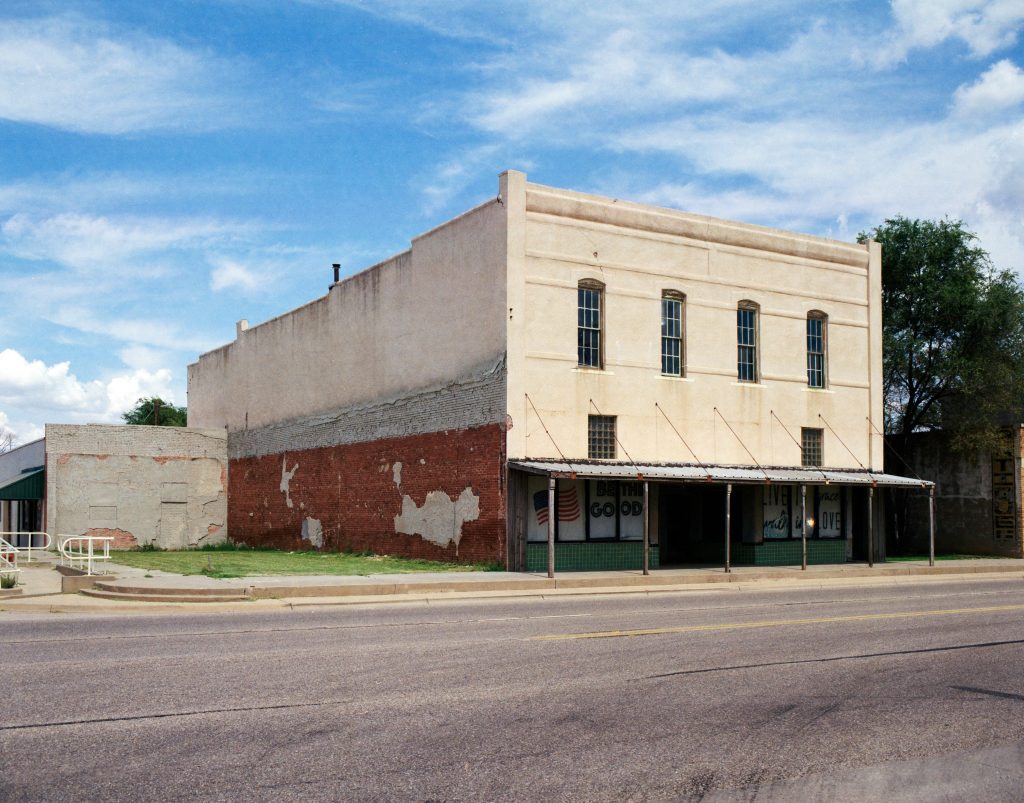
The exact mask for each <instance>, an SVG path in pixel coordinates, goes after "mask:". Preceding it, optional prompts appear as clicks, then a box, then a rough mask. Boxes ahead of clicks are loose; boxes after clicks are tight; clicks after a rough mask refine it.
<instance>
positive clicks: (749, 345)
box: [736, 302, 758, 382]
mask: <svg viewBox="0 0 1024 803" xmlns="http://www.w3.org/2000/svg"><path fill="white" fill-rule="evenodd" d="M757 373H758V372H757V306H756V305H755V304H753V303H749V302H741V303H740V305H739V307H737V308H736V378H737V379H739V381H740V382H757Z"/></svg>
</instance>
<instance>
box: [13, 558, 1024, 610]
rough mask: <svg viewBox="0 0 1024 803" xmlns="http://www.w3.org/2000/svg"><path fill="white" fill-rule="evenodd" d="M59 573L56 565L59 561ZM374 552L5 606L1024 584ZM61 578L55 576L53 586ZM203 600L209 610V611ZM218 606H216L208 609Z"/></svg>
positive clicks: (143, 572) (993, 575) (958, 569)
mask: <svg viewBox="0 0 1024 803" xmlns="http://www.w3.org/2000/svg"><path fill="white" fill-rule="evenodd" d="M50 565H51V566H52V565H53V564H52V563H51V564H50ZM490 569H491V567H488V566H472V565H453V564H439V563H431V562H429V561H419V560H408V559H403V558H392V557H387V556H375V555H353V554H346V553H316V552H281V551H275V550H252V549H237V548H229V549H209V550H206V549H201V550H188V551H177V552H171V551H168V552H163V551H159V550H135V551H127V552H116V553H114V560H113V561H112V563H111V565H109V567H105V571H108V574H110V575H114V578H113V579H109V578H106V579H100V578H97V582H96V584H95V586H94V587H93V588H87V589H84V590H82V591H81V592H80V593H77V594H72V593H66V594H61V593H60V588H61V586H60V582H59V578H58V576H57V573H56V572H55V571H53V570H52V568H48V567H46V566H42V565H38V566H37V567H36V568H33V569H31V570H28V571H25V572H23V573H22V577H21V581H23V584H24V587H23V589H22V591H23V593H21V594H20V595H19V596H16V597H4V598H0V611H10V612H16V611H22V612H30V611H37V612H38V611H45V612H89V613H132V612H134V613H144V612H161V611H170V610H187V611H199V610H208V611H214V610H247V609H249V610H251V609H252V608H253V607H254V606H255V607H261V608H270V609H273V608H278V609H282V610H287V609H290V608H294V607H301V606H310V605H346V604H371V603H384V602H403V603H414V602H420V603H423V604H427V603H429V602H431V601H441V600H457V599H471V598H488V597H492V598H498V597H557V596H568V595H577V594H621V593H631V594H638V593H640V594H652V593H671V592H676V593H678V592H701V591H703V592H727V591H744V590H748V589H754V588H757V589H759V590H765V589H771V588H778V589H783V588H799V587H804V588H826V587H831V586H843V585H846V586H851V585H874V584H893V583H904V582H908V583H915V582H930V581H948V580H953V579H956V578H957V577H958V576H959V577H960V579H963V580H981V579H986V578H989V579H993V580H995V579H1005V578H1008V577H1014V578H1019V579H1024V560H1016V559H1005V558H1003V559H986V558H976V559H962V558H961V559H949V560H942V561H938V562H937V563H936V565H935V566H933V567H930V566H928V563H927V560H920V561H913V560H909V561H899V562H892V563H882V564H876V565H875V566H874V567H868V566H867V565H866V564H860V563H848V564H843V565H819V566H809V567H808V568H807V570H805V571H801V570H800V568H799V567H798V566H797V567H793V566H773V567H753V566H747V567H737V568H734V569H733V570H732V572H730V573H728V574H726V573H725V572H723V571H722V568H721V567H703V568H702V567H696V568H685V569H657V570H654V571H652V572H651V573H650V574H649V575H644V574H642V573H641V572H640V571H600V572H564V573H559V574H558V575H556V576H555V577H554V578H548V577H547V576H546V575H543V574H530V573H525V572H522V573H520V572H506V571H494V570H490ZM55 578H58V579H56V580H55ZM195 603H204V604H202V605H199V604H195ZM210 603H219V604H215V605H211V604H210Z"/></svg>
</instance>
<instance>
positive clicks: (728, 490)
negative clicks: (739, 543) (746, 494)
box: [725, 482, 732, 574]
mask: <svg viewBox="0 0 1024 803" xmlns="http://www.w3.org/2000/svg"><path fill="white" fill-rule="evenodd" d="M731 527H732V483H731V482H729V483H726V486H725V573H726V574H728V573H729V572H730V571H731V569H730V568H729V530H730V529H731Z"/></svg>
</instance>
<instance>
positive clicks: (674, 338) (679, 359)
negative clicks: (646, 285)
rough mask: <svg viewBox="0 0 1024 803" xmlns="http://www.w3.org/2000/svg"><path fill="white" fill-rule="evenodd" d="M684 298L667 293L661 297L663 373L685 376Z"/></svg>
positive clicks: (670, 292)
mask: <svg viewBox="0 0 1024 803" xmlns="http://www.w3.org/2000/svg"><path fill="white" fill-rule="evenodd" d="M683 347H684V343H683V296H682V295H681V294H680V293H675V292H672V291H666V292H665V293H664V294H663V295H662V297H661V372H662V373H663V374H666V375H667V376H683V374H684V370H685V369H684V362H683Z"/></svg>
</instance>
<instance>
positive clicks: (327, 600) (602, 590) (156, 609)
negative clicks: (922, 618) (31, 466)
mask: <svg viewBox="0 0 1024 803" xmlns="http://www.w3.org/2000/svg"><path fill="white" fill-rule="evenodd" d="M950 580H953V581H955V580H962V581H984V580H990V581H998V580H1024V572H1022V571H1020V570H1017V571H1012V572H994V571H985V572H939V573H932V574H928V573H907V572H900V573H891V574H881V575H879V574H875V575H867V574H863V575H861V574H858V575H854V576H846V577H793V576H786V577H779V578H772V579H771V580H764V579H749V578H743V579H735V580H731V581H728V582H719V583H707V582H698V583H677V584H660V585H649V586H642V585H638V584H631V585H624V586H623V585H618V586H611V585H605V586H600V587H570V588H561V589H559V588H551V587H548V588H532V589H523V590H500V589H491V590H488V591H434V592H428V593H415V592H413V593H400V594H369V595H355V594H352V595H347V596H326V597H319V598H316V597H309V596H304V597H303V596H300V597H285V596H281V597H266V598H263V599H258V600H257V599H252V600H246V601H238V602H217V603H201V604H197V603H191V602H135V601H122V600H111V601H110V602H109V603H107V604H105V605H97V604H90V603H85V604H77V603H71V602H70V601H69V600H68V595H63V600H62V599H61V598H62V595H60V594H55V595H52V602H43V601H42V597H38V596H35V597H32V598H30V599H34V601H33V602H25V603H22V602H20V601H18V602H17V603H16V604H4V603H3V602H0V613H4V612H6V613H19V612H24V613H89V614H159V613H186V612H187V613H188V614H190V615H194V614H197V613H231V612H238V611H250V612H252V611H256V610H259V611H263V612H270V611H288V610H294V609H297V608H322V607H332V606H334V607H337V606H354V605H394V604H417V603H419V604H422V603H426V604H429V603H431V602H458V601H473V600H502V599H565V598H571V597H583V596H623V595H643V596H650V595H652V594H666V595H667V594H682V593H700V592H723V591H733V592H746V591H755V590H756V591H792V590H800V589H804V590H815V591H823V590H828V589H830V588H837V587H842V588H855V587H867V586H884V585H902V584H915V583H937V582H948V581H950ZM824 581H827V582H824ZM72 599H75V600H78V599H82V597H80V596H77V595H75V596H74V597H72ZM10 602H11V603H14V602H15V600H10Z"/></svg>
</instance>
